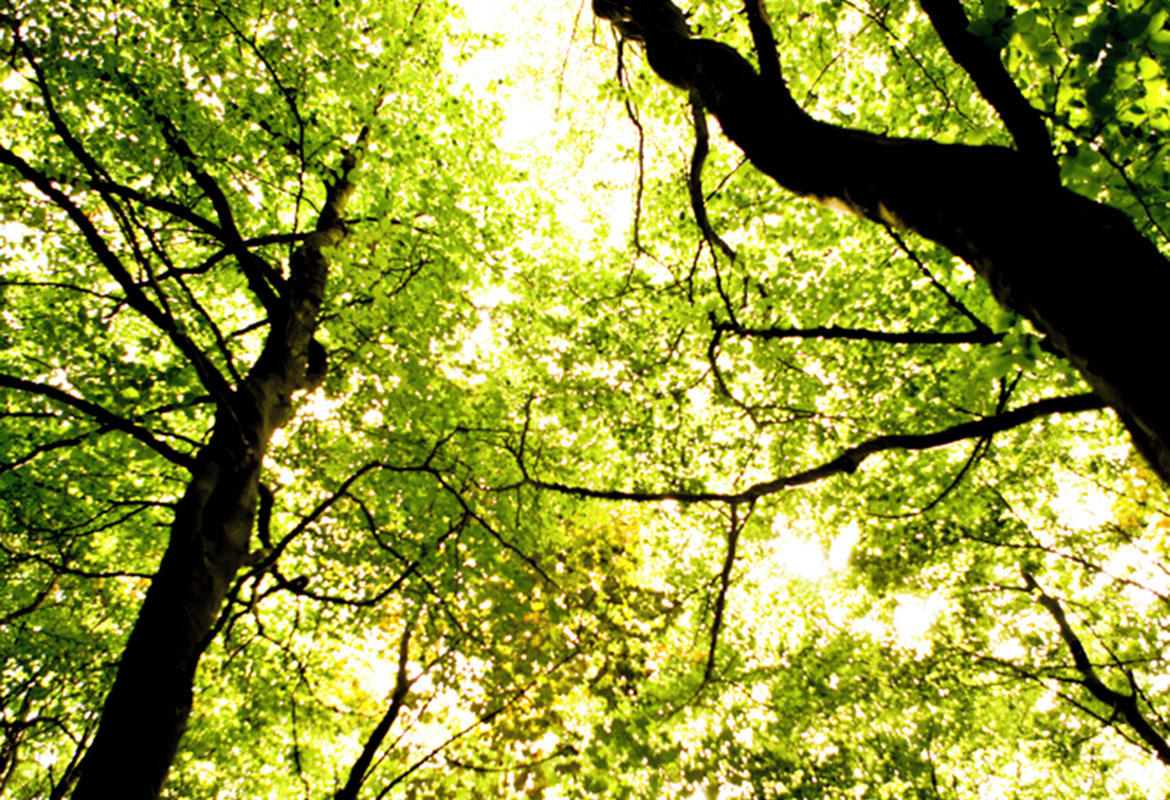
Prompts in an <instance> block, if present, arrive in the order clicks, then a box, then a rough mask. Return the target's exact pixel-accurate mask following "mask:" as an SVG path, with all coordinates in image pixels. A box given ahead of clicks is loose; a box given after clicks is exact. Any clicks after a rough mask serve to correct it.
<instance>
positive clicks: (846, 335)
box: [713, 322, 1003, 344]
mask: <svg viewBox="0 0 1170 800" xmlns="http://www.w3.org/2000/svg"><path fill="white" fill-rule="evenodd" d="M713 327H714V328H715V330H716V331H721V332H723V333H730V334H733V335H735V336H743V337H748V338H754V339H849V340H855V341H865V342H883V343H885V344H995V343H996V342H998V341H1000V340H1001V339H1003V334H1002V333H995V332H994V331H992V330H990V329H989V328H983V329H981V330H975V331H960V332H955V333H944V332H940V331H875V330H869V329H867V328H841V327H838V326H836V325H821V326H818V327H814V328H749V327H745V326H743V325H736V324H735V323H732V322H716V323H714V326H713Z"/></svg>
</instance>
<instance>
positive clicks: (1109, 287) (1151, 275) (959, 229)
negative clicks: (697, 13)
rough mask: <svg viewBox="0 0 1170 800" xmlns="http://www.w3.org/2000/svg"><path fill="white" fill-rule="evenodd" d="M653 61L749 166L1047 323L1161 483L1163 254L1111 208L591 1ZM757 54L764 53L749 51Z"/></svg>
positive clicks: (680, 22)
mask: <svg viewBox="0 0 1170 800" xmlns="http://www.w3.org/2000/svg"><path fill="white" fill-rule="evenodd" d="M594 9H595V11H597V13H598V14H599V15H601V16H603V17H606V18H608V19H611V20H613V21H614V22H615V23H616V24H617V25H618V26H619V28H621V29H622V30H623V31H624V32H625V33H626V34H627V35H629V36H631V37H633V38H636V39H638V40H640V41H642V42H643V43H644V45H645V47H646V56H647V60H648V61H649V63H650V66H651V68H653V69H654V70H655V72H657V73H658V75H659V76H660V77H662V78H663V79H664V80H666V81H667V82H669V83H671V84H673V85H675V86H678V87H680V88H683V89H685V90H687V91H689V92H694V93H696V94H697V95H698V97H699V98H700V99H701V101H702V103H703V105H704V106H705V107H706V108H707V109H708V110H709V111H710V112H711V113H712V114H714V116H715V117H716V118H717V119H718V120H719V123H720V125H721V126H722V128H723V131H724V133H725V134H726V135H727V136H728V137H729V138H730V139H731V140H732V141H734V142H735V143H736V144H737V145H738V146H739V147H740V148H741V149H742V150H743V152H744V154H745V155H746V156H747V157H748V159H750V160H751V162H752V163H753V164H754V165H755V166H756V167H757V168H758V169H760V170H761V171H762V172H764V173H765V174H767V175H769V176H770V177H772V178H773V179H774V180H775V181H776V182H777V183H778V184H779V185H781V186H783V187H784V188H786V189H788V190H790V191H792V192H795V193H796V194H800V195H805V196H810V197H813V198H816V199H818V200H821V201H828V202H830V203H831V204H832V205H834V206H835V207H838V208H841V207H843V208H845V209H847V210H849V211H851V212H853V213H855V214H858V215H860V216H863V217H866V218H868V219H871V220H874V221H876V222H880V223H883V224H889V225H892V226H895V227H900V228H905V229H909V230H913V231H915V232H916V233H918V234H920V235H922V236H924V237H926V238H928V239H931V240H933V241H935V242H937V243H939V244H941V245H943V246H944V247H946V248H947V249H949V250H950V251H951V252H952V253H954V254H955V255H957V256H959V257H961V258H963V259H964V260H965V261H967V262H968V263H969V264H971V266H972V267H973V268H974V269H975V270H976V271H977V272H978V273H979V275H980V276H981V277H982V278H983V279H984V280H985V281H987V283H988V285H989V286H990V287H991V290H992V292H993V293H994V295H995V297H996V299H997V300H998V301H999V302H1000V303H1001V304H1002V305H1004V306H1005V307H1007V308H1009V309H1011V310H1013V311H1016V312H1018V313H1020V314H1022V315H1023V316H1025V317H1027V318H1028V319H1029V320H1031V322H1032V323H1033V324H1034V325H1035V326H1036V327H1037V328H1038V329H1039V330H1040V331H1042V332H1043V333H1045V334H1047V335H1048V336H1049V337H1051V339H1052V342H1053V344H1055V345H1056V346H1057V347H1058V348H1059V349H1060V350H1061V352H1063V353H1064V354H1065V355H1066V356H1067V357H1068V358H1069V360H1070V361H1071V362H1072V364H1073V365H1074V366H1075V367H1076V368H1077V369H1078V370H1079V371H1080V373H1081V375H1082V376H1083V377H1084V378H1085V380H1086V381H1088V383H1089V385H1090V386H1091V387H1092V388H1093V390H1094V391H1095V392H1096V393H1097V394H1098V395H1099V396H1100V397H1101V398H1102V399H1103V400H1104V401H1105V402H1107V403H1108V404H1109V405H1110V406H1112V407H1113V408H1114V410H1116V412H1117V413H1118V415H1119V416H1120V417H1121V419H1122V421H1123V422H1124V424H1125V426H1126V427H1127V428H1128V429H1129V432H1130V434H1131V436H1132V438H1133V441H1134V443H1135V444H1136V445H1137V447H1138V449H1139V450H1140V451H1141V452H1142V454H1143V455H1144V456H1145V457H1146V458H1147V459H1148V460H1149V462H1150V464H1151V465H1152V466H1153V468H1154V469H1155V471H1157V472H1158V474H1159V475H1160V476H1161V477H1162V479H1163V480H1165V481H1167V482H1170V403H1167V402H1166V401H1165V400H1164V398H1163V397H1162V396H1161V392H1160V391H1159V390H1158V389H1157V388H1156V386H1157V384H1158V383H1159V381H1158V380H1156V379H1155V375H1156V374H1157V372H1160V371H1163V370H1157V369H1156V367H1155V365H1154V364H1152V363H1151V361H1150V358H1149V356H1148V355H1147V354H1148V353H1149V352H1150V351H1151V350H1152V351H1153V352H1159V351H1160V349H1161V346H1162V344H1163V343H1164V342H1165V341H1166V335H1165V325H1164V322H1163V319H1162V318H1163V315H1164V314H1165V306H1166V299H1167V298H1170V263H1167V260H1166V259H1165V258H1164V257H1163V256H1162V255H1161V253H1159V252H1158V249H1157V248H1156V247H1155V246H1154V244H1153V243H1152V242H1150V241H1149V240H1148V239H1146V238H1145V237H1144V236H1142V235H1141V233H1140V232H1138V230H1137V229H1136V228H1135V227H1134V225H1133V223H1132V222H1131V221H1130V220H1129V218H1128V217H1126V216H1125V215H1124V214H1123V213H1122V212H1120V211H1118V210H1116V209H1113V208H1110V207H1108V206H1105V205H1102V204H1100V203H1095V202H1093V201H1091V200H1088V199H1087V198H1084V197H1082V196H1080V195H1078V194H1076V193H1074V192H1071V191H1069V190H1067V189H1065V188H1063V187H1061V186H1060V185H1059V184H1057V183H1056V182H1055V181H1054V180H1053V179H1052V173H1051V170H1050V169H1049V165H1048V164H1045V163H1043V162H1042V161H1039V162H1038V161H1037V160H1036V159H1032V158H1026V157H1024V156H1022V155H1021V154H1020V153H1018V152H1016V151H1013V150H1008V149H1005V148H1001V147H991V146H988V147H971V146H966V145H942V144H937V143H934V142H929V141H924V140H917V139H894V138H888V137H884V136H879V135H875V134H871V133H867V132H864V131H857V130H851V129H848V128H843V127H838V126H834V125H829V124H826V123H823V122H818V121H816V120H814V119H812V118H811V117H809V116H808V115H807V114H805V113H804V112H803V111H802V110H801V109H800V108H799V107H798V106H797V104H796V102H795V101H794V100H793V98H792V96H791V94H790V93H789V92H788V90H787V88H786V87H785V86H784V82H783V80H782V79H781V78H780V75H779V73H778V68H774V69H776V74H775V75H769V76H768V77H767V78H766V77H762V76H761V75H760V74H759V73H757V72H756V70H755V68H754V67H753V66H752V65H751V64H750V63H749V62H748V61H747V60H745V59H744V58H743V57H742V56H741V55H740V54H739V53H737V52H736V51H735V50H733V49H732V48H730V47H728V46H726V45H724V44H721V43H719V42H714V41H710V40H706V39H698V38H693V37H692V36H691V35H690V31H689V28H688V26H687V24H686V20H685V18H684V17H683V15H682V13H681V12H680V11H679V9H678V8H677V7H676V6H675V5H674V4H673V3H672V2H670V0H626V2H613V0H605V1H604V2H595V3H594ZM761 59H762V63H766V62H764V59H766V56H761Z"/></svg>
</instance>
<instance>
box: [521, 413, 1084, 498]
mask: <svg viewBox="0 0 1170 800" xmlns="http://www.w3.org/2000/svg"><path fill="white" fill-rule="evenodd" d="M1102 408H1105V402H1104V401H1103V400H1101V399H1100V398H1099V397H1097V396H1096V395H1095V394H1092V393H1085V394H1078V395H1071V396H1067V397H1050V398H1048V399H1045V400H1038V401H1037V402H1035V403H1030V404H1028V405H1026V406H1021V407H1019V408H1016V409H1013V410H1011V411H1006V412H1004V413H1002V414H996V415H993V416H990V417H984V418H983V419H980V420H976V421H974V422H964V423H960V424H958V425H952V426H951V427H949V428H943V429H942V430H940V431H935V432H934V433H916V434H915V433H910V434H892V435H888V436H877V437H874V438H873V439H869V440H868V441H865V442H862V443H861V444H859V445H855V446H854V447H851V448H849V449H848V450H846V451H845V452H844V453H842V454H841V455H839V456H837V457H836V458H835V459H833V460H832V461H828V462H825V463H823V464H820V465H819V466H816V467H811V468H809V469H806V470H801V471H800V472H796V473H793V474H791V475H786V476H783V477H779V478H775V479H773V480H770V481H765V482H763V483H757V484H754V485H752V486H749V487H748V488H747V489H744V490H742V491H740V492H735V493H728V492H710V491H698V492H681V491H649V492H639V491H627V490H621V489H591V488H588V487H584V486H572V485H569V484H564V483H559V482H557V481H545V480H539V479H537V478H532V477H527V476H526V477H525V478H524V480H523V481H521V483H520V484H518V485H515V486H509V487H501V488H502V489H512V488H517V487H518V486H519V485H529V486H533V487H535V488H537V489H547V490H549V491H555V492H559V493H561V494H566V495H570V496H573V497H591V498H595V499H598V500H626V501H631V502H637V503H656V502H661V501H663V500H673V501H675V502H678V503H750V502H752V501H753V500H758V499H759V498H761V497H766V496H768V495H770V494H775V493H777V492H779V491H782V490H784V489H790V488H792V487H794V486H804V485H806V484H810V483H816V482H817V481H822V480H825V479H826V478H830V477H832V476H834V475H840V474H842V473H846V474H847V473H852V472H855V471H856V470H857V468H858V467H859V466H860V465H861V462H863V461H864V460H865V459H866V458H868V457H869V456H871V455H874V454H875V453H882V452H885V451H887V450H930V449H933V448H935V447H942V446H944V445H948V444H953V443H954V442H959V441H962V440H964V439H972V438H982V437H986V436H990V435H991V434H993V433H999V432H1001V431H1006V430H1010V429H1012V428H1015V427H1018V426H1020V425H1024V424H1026V423H1028V422H1031V421H1032V420H1035V419H1039V418H1041V417H1046V416H1049V415H1051V414H1074V413H1079V412H1082V411H1096V410H1099V409H1102Z"/></svg>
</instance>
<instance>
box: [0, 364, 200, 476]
mask: <svg viewBox="0 0 1170 800" xmlns="http://www.w3.org/2000/svg"><path fill="white" fill-rule="evenodd" d="M0 387H5V388H8V389H16V390H18V391H22V392H28V393H30V394H36V395H40V396H41V397H46V398H48V399H50V400H52V401H54V402H57V403H61V404H62V405H66V406H69V407H70V408H74V409H76V410H78V411H80V412H82V413H83V414H85V415H86V416H88V417H90V418H91V419H94V420H96V421H98V422H100V423H102V424H103V425H106V426H108V427H110V428H113V429H115V430H120V431H122V432H123V433H128V434H130V435H131V436H133V437H134V438H135V439H137V440H138V441H140V442H142V443H143V444H144V445H146V446H147V447H149V448H150V449H151V450H154V451H155V452H156V453H158V454H159V455H161V456H162V457H163V458H165V459H167V460H168V461H170V462H171V463H173V464H178V465H179V466H180V467H183V468H185V469H188V470H190V469H193V468H194V466H195V460H194V459H193V458H191V456H189V455H186V454H184V453H180V452H179V451H178V450H175V449H174V448H173V447H171V446H170V445H169V444H166V443H165V442H160V441H159V440H158V439H156V438H155V437H154V434H153V433H151V432H150V431H149V430H147V429H146V428H143V427H142V426H141V425H137V424H135V423H133V422H131V421H130V420H128V419H126V418H124V417H120V416H118V415H117V414H115V413H113V412H112V411H109V410H107V409H105V408H102V407H101V406H99V405H96V404H95V403H91V402H89V401H88V400H82V399H81V398H80V397H74V396H73V395H71V394H69V393H68V392H65V391H62V390H61V389H58V388H57V387H55V386H48V385H46V384H43V383H35V382H33V381H27V380H25V379H24V378H17V377H14V376H12V375H3V374H0Z"/></svg>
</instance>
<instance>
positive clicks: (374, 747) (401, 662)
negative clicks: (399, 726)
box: [333, 617, 417, 800]
mask: <svg viewBox="0 0 1170 800" xmlns="http://www.w3.org/2000/svg"><path fill="white" fill-rule="evenodd" d="M416 618H417V617H416ZM416 618H412V619H410V620H408V621H407V622H406V624H405V625H403V628H402V637H401V638H400V639H399V641H398V677H397V678H396V679H395V681H394V691H393V692H392V693H391V694H390V705H389V706H388V707H387V709H386V713H385V714H383V715H382V719H381V720H379V721H378V724H377V726H375V728H374V730H373V731H371V732H370V735H369V737H367V738H366V743H365V746H363V747H362V752H361V755H359V756H358V758H357V760H356V761H355V762H354V763H353V767H352V768H351V769H350V771H349V779H348V780H347V781H346V782H345V786H343V787H342V788H341V789H339V790H338V791H337V793H336V794H335V795H333V798H334V800H357V796H358V792H360V791H361V788H362V784H363V783H365V781H366V776H367V775H368V774H369V771H370V764H371V762H372V761H373V760H374V756H375V755H376V754H377V752H378V748H379V747H381V746H382V741H383V740H384V739H385V738H386V734H387V733H389V732H390V728H391V727H392V726H393V725H394V722H395V720H397V719H398V714H399V712H400V711H402V704H403V703H404V702H405V701H406V693H407V692H408V691H410V685H411V683H413V681H411V680H410V679H409V678H408V677H407V675H406V665H407V663H408V662H409V660H410V635H411V632H412V631H413V629H414V623H415V620H416Z"/></svg>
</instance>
